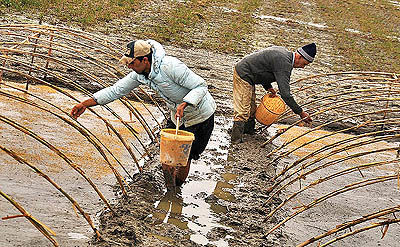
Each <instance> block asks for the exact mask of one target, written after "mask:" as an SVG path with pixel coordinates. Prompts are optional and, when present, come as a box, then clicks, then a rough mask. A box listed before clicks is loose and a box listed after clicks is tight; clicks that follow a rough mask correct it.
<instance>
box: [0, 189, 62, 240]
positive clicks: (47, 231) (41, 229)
mask: <svg viewBox="0 0 400 247" xmlns="http://www.w3.org/2000/svg"><path fill="white" fill-rule="evenodd" d="M0 195H1V196H3V197H4V198H5V199H6V200H7V201H9V202H10V203H11V204H12V205H13V206H14V207H15V208H16V209H18V211H20V212H21V213H22V216H23V217H25V218H26V219H27V220H29V222H31V223H32V225H33V226H34V227H36V229H38V231H39V232H40V233H42V234H43V236H45V237H46V238H47V239H48V240H49V241H50V242H51V243H52V244H53V246H56V247H57V246H59V244H58V242H57V241H56V240H55V239H54V238H53V237H52V236H51V235H53V236H55V235H56V233H55V232H54V231H53V230H51V229H50V228H48V227H47V226H46V225H45V224H43V223H42V222H40V221H39V220H37V219H36V218H34V217H33V216H32V215H31V214H29V213H28V212H27V211H26V210H25V209H24V208H23V207H22V206H21V205H19V203H17V202H16V201H14V200H13V199H12V198H11V197H9V196H8V195H7V194H5V193H4V192H2V191H1V190H0Z"/></svg>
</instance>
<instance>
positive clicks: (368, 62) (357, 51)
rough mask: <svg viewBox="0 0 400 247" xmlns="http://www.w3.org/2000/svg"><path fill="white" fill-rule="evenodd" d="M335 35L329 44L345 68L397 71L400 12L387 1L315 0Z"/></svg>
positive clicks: (399, 52)
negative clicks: (340, 58)
mask: <svg viewBox="0 0 400 247" xmlns="http://www.w3.org/2000/svg"><path fill="white" fill-rule="evenodd" d="M315 2H316V3H317V4H318V13H319V15H320V16H321V18H322V19H323V20H324V21H325V22H326V23H327V24H328V26H329V27H330V28H331V29H332V32H333V33H334V34H335V37H336V38H335V40H334V41H333V42H334V43H333V45H332V47H333V48H334V49H335V50H336V51H337V54H338V55H340V56H343V57H344V61H343V64H341V65H338V67H339V68H340V67H344V69H348V70H365V71H368V70H373V71H387V72H394V71H397V72H399V71H400V65H399V63H398V59H399V56H400V48H399V46H398V45H397V44H398V42H399V38H400V36H399V32H398V31H399V29H398V23H400V11H398V10H397V9H396V7H395V6H394V5H393V4H391V3H390V2H388V1H379V0H378V1H368V2H364V1H356V0H347V1H329V0H316V1H315Z"/></svg>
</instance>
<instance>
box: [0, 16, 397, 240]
mask: <svg viewBox="0 0 400 247" xmlns="http://www.w3.org/2000/svg"><path fill="white" fill-rule="evenodd" d="M137 14H138V15H139V14H140V13H137ZM259 14H260V16H262V15H263V14H266V15H267V14H268V13H267V11H266V10H264V12H263V11H261V12H260V13H259ZM310 16H312V15H310ZM257 18H258V25H259V28H258V30H260V31H259V32H258V33H256V34H254V35H255V38H254V40H255V41H254V50H257V49H259V48H262V47H265V46H268V45H271V44H273V40H274V38H275V37H271V36H268V35H265V32H264V31H263V30H274V31H273V32H272V31H271V32H272V33H279V32H275V31H276V30H279V28H281V24H280V22H279V20H274V19H268V18H261V17H257ZM6 19H7V21H15V20H16V18H14V17H13V16H11V17H10V18H6ZM23 21H32V20H26V19H25V20H19V22H23ZM118 21H119V20H115V22H112V23H109V24H107V25H106V26H104V27H99V28H97V29H96V30H88V31H90V32H93V33H96V34H97V35H103V36H104V37H107V38H108V39H112V40H115V41H116V42H117V43H118V44H119V45H121V47H123V45H124V44H125V42H127V41H129V40H131V39H132V38H143V37H136V34H135V32H134V29H131V28H129V26H130V25H129V24H130V22H129V19H128V20H123V22H122V23H124V25H123V27H117V28H116V23H117V22H118ZM131 24H132V23H131ZM132 25H133V24H132ZM133 26H134V25H133ZM296 27H297V28H302V29H308V30H309V31H310V33H311V34H312V35H313V37H312V38H310V39H309V40H304V42H308V41H314V40H317V41H318V55H317V58H316V61H315V62H314V63H313V64H312V65H311V66H309V67H306V68H305V69H302V70H300V69H299V70H297V69H296V70H294V71H293V75H292V79H293V81H294V80H296V79H299V78H303V77H306V76H310V75H316V74H320V73H329V72H334V71H331V67H332V64H333V63H335V59H336V58H335V54H333V52H332V49H331V47H329V45H328V42H326V40H328V39H329V40H330V39H333V38H334V34H332V33H329V32H326V30H323V29H321V28H319V27H315V26H310V25H309V24H307V23H305V24H301V25H297V24H296V25H293V33H296ZM114 29H115V30H117V31H118V32H117V31H112V32H110V30H114ZM104 33H107V35H105V34H104ZM146 38H151V37H146ZM290 44H291V47H290V48H291V49H294V48H296V47H297V46H298V42H297V38H296V42H295V41H293V43H290ZM165 49H166V52H167V54H169V55H173V56H176V57H178V58H180V59H181V60H182V61H183V62H185V63H186V64H187V65H188V66H189V67H190V68H191V69H193V70H194V71H195V72H196V73H197V74H199V75H201V76H202V77H203V78H205V79H206V81H207V83H208V86H209V90H210V92H211V94H212V95H213V97H214V98H215V100H216V102H217V111H216V121H215V123H216V127H215V130H214V132H213V136H212V139H211V142H210V144H209V146H208V147H207V150H206V151H205V153H204V154H203V156H202V157H201V159H200V160H198V161H195V162H193V165H192V168H191V173H190V175H189V178H188V181H187V183H185V184H184V185H183V186H182V187H181V188H180V189H177V191H175V192H174V193H167V192H166V189H165V186H164V182H163V177H162V174H161V169H160V167H159V162H158V159H159V157H158V150H159V147H158V146H157V144H152V145H151V147H149V148H150V149H151V152H152V157H153V158H152V159H147V160H145V162H144V167H143V168H144V169H143V170H144V172H143V173H142V174H136V175H135V176H134V179H133V181H130V180H128V182H129V183H130V190H128V197H127V198H123V197H121V192H120V191H119V188H118V186H116V185H115V184H114V183H111V182H110V181H114V180H108V179H107V180H106V179H103V178H100V179H99V180H98V181H96V182H98V183H99V184H102V186H103V188H107V189H106V190H107V194H106V195H107V198H112V199H111V201H112V202H113V203H112V207H113V209H114V211H115V212H116V215H112V214H111V212H110V211H109V210H104V208H103V207H102V204H101V203H99V202H97V197H95V196H94V195H92V194H91V195H90V197H89V196H87V195H86V194H85V193H81V192H79V191H80V190H82V187H81V183H77V184H78V185H77V186H75V185H76V184H75V183H74V182H71V181H68V180H69V179H68V178H70V177H67V178H65V176H63V175H64V174H61V175H60V177H61V178H60V180H61V181H64V182H65V183H66V184H67V185H68V188H70V187H69V186H71V190H72V191H73V192H74V193H76V194H77V195H78V196H79V199H81V200H83V201H84V202H85V204H88V205H89V208H90V210H91V212H92V216H93V217H94V218H95V219H96V223H97V221H98V222H99V224H96V227H98V229H99V231H100V232H101V234H102V236H103V238H104V240H103V241H96V240H95V238H94V236H93V235H92V233H91V231H90V229H89V230H88V229H87V228H85V229H84V230H82V231H81V229H80V228H79V227H76V230H77V231H78V230H79V231H78V234H77V236H78V237H79V236H82V235H80V234H81V233H82V232H84V233H85V235H83V239H80V240H79V241H71V239H70V238H68V235H67V234H68V232H70V233H76V232H75V231H74V232H71V231H70V230H69V229H70V228H71V227H75V225H79V226H82V225H83V223H82V222H78V221H76V220H75V218H72V217H71V214H72V213H71V212H69V213H65V214H61V213H60V214H58V213H54V215H50V214H49V213H48V209H47V207H49V208H51V206H52V204H57V205H59V204H58V203H59V201H57V200H54V201H53V200H47V201H46V200H44V202H50V203H44V204H45V205H42V204H37V205H36V206H35V205H33V206H32V207H33V208H34V209H36V210H38V211H41V214H40V216H41V219H42V218H44V219H45V220H44V222H46V219H47V220H48V219H52V218H55V219H56V218H57V217H53V216H56V214H58V216H59V215H62V218H64V220H60V221H56V220H54V225H56V226H57V230H59V231H60V232H62V234H60V235H61V236H59V239H62V240H64V242H62V243H63V244H64V245H65V246H77V245H79V246H222V247H224V246H295V245H296V244H299V243H301V242H303V241H305V240H307V239H309V238H310V237H313V236H316V235H318V234H321V233H323V232H326V231H328V230H330V229H332V228H334V227H335V226H336V225H339V224H342V223H343V222H349V221H351V220H354V219H357V218H358V217H360V216H361V215H365V214H368V213H370V212H372V211H374V210H375V211H376V210H379V209H381V208H384V207H385V206H386V207H389V206H393V205H398V204H400V202H399V200H398V198H399V191H398V189H397V187H396V182H393V181H392V183H382V184H381V185H380V186H376V187H373V188H368V189H365V190H360V191H357V192H355V193H349V194H346V195H345V196H341V197H336V198H335V200H331V201H329V202H327V203H325V204H321V206H320V207H317V208H316V209H315V210H309V211H307V212H306V213H304V214H301V215H300V216H298V217H296V218H294V219H293V220H291V221H288V222H287V223H286V224H284V225H283V226H281V227H280V228H278V229H277V230H276V231H274V232H272V234H268V231H269V230H270V229H271V228H272V227H274V226H275V225H276V224H277V223H278V222H279V221H281V220H283V219H285V218H286V217H287V216H289V215H290V214H292V213H293V212H294V210H296V209H298V208H301V206H302V205H303V204H306V202H309V201H310V200H312V199H314V198H316V197H317V195H319V194H323V192H326V191H329V189H330V188H334V186H339V185H343V186H346V185H347V184H348V182H347V180H349V181H350V179H353V178H354V177H357V178H358V177H362V176H364V175H371V174H378V173H380V172H382V171H380V170H378V171H377V170H368V171H367V172H365V171H363V172H360V173H361V174H362V176H361V175H359V173H357V175H354V174H353V175H351V176H352V177H343V178H342V179H341V180H338V181H335V183H336V184H326V185H325V186H323V187H322V188H319V189H315V190H310V192H309V193H308V194H306V193H305V194H302V195H301V197H299V198H298V199H297V198H296V200H294V201H291V202H290V203H289V204H287V205H286V207H284V208H283V210H281V211H280V212H279V213H277V214H274V215H273V216H272V217H271V218H269V219H268V220H267V216H268V214H269V213H270V212H271V211H272V210H274V209H275V208H277V207H278V205H280V204H281V203H282V202H283V200H284V199H285V198H287V197H288V196H289V195H290V194H291V193H294V192H295V191H297V190H298V189H299V187H300V188H303V187H302V186H304V185H305V183H306V182H308V183H312V181H316V180H318V179H319V178H323V177H325V176H327V175H329V174H333V173H335V172H336V170H335V169H333V170H325V171H324V173H322V174H314V175H310V176H307V180H305V179H304V180H301V179H300V182H299V183H296V184H294V185H292V187H288V188H287V190H283V192H281V193H278V194H277V195H276V196H274V197H273V199H271V200H269V201H268V202H267V200H268V199H269V198H270V196H271V193H270V190H269V188H270V186H272V185H273V184H274V183H275V182H276V181H274V180H273V179H272V178H273V177H274V176H275V175H276V174H277V172H279V171H282V169H283V168H284V167H285V166H286V165H288V164H292V163H293V162H294V161H296V160H298V159H301V158H302V157H304V156H306V155H307V154H308V153H302V152H294V153H293V154H290V155H286V156H284V158H283V159H280V160H276V162H273V161H274V160H275V158H276V156H270V157H267V154H269V153H270V151H271V150H273V149H275V148H277V147H279V146H280V145H282V144H283V143H285V142H288V141H289V140H291V139H293V138H291V137H293V136H295V134H297V133H294V134H293V135H292V136H291V135H287V136H286V137H285V138H282V139H277V140H276V141H275V142H273V143H270V144H268V145H266V146H265V147H262V144H264V143H265V142H266V141H267V140H269V138H270V137H271V136H273V135H274V134H276V133H277V131H278V129H280V128H284V127H288V126H280V125H277V126H275V125H274V126H272V128H269V129H265V128H263V127H262V126H261V125H260V124H257V128H258V131H257V133H256V135H255V136H245V142H244V143H241V144H238V145H234V146H232V145H231V144H230V137H229V128H230V127H231V125H232V122H231V115H232V100H231V95H232V82H231V78H232V68H233V66H234V64H235V63H236V62H237V61H238V60H239V59H240V58H241V56H242V55H239V54H237V55H228V54H224V53H216V52H210V51H207V50H202V49H183V48H180V47H175V46H173V45H171V44H166V45H165ZM354 69H355V70H356V68H354ZM366 81H373V80H372V79H369V78H367V79H366ZM317 82H320V81H318V80H317V79H316V80H315V81H311V82H310V81H307V82H304V84H303V83H301V82H300V83H298V84H296V85H294V86H293V88H294V89H295V90H300V89H302V87H306V86H307V85H308V86H313V85H315V84H316V83H317ZM306 83H310V84H306ZM313 83H315V84H313ZM330 83H331V82H330ZM331 84H332V85H330V86H331V87H335V85H336V84H334V83H331ZM343 84H344V83H343V82H341V84H338V85H337V90H338V91H339V92H340V91H343V90H344V89H343V87H342V86H343ZM86 86H87V87H89V88H90V87H91V85H86ZM327 88H328V87H327ZM349 88H351V86H349ZM320 89H321V88H318V91H316V92H315V93H317V94H318V93H320V94H323V92H326V91H324V90H325V88H322V89H324V90H322V89H321V90H320ZM363 89H366V88H363ZM316 90H317V87H316ZM297 92H299V94H298V95H296V96H299V97H300V96H301V98H302V99H304V101H305V100H306V99H307V95H305V94H304V93H303V92H301V90H300V91H297ZM335 93H336V91H335ZM263 94H264V91H263V90H261V89H260V88H258V89H257V98H258V100H259V99H260V98H261V96H262V95H263ZM330 94H332V93H326V96H330ZM11 104H12V103H10V102H7V107H5V108H6V109H12V107H11ZM60 104H61V103H60ZM385 104H386V102H385ZM68 105H72V102H68ZM68 105H66V107H65V108H66V110H67V109H70V107H69V106H68ZM391 106H392V107H393V108H395V107H398V105H391ZM310 107H311V106H310ZM375 107H376V105H369V104H365V105H364V106H363V107H362V109H360V106H359V105H356V104H354V105H353V106H351V108H349V109H346V111H336V112H334V113H332V112H328V113H326V114H325V115H323V116H320V117H319V118H316V119H315V122H316V123H315V125H314V126H318V125H319V124H321V123H325V122H329V121H332V120H335V119H338V118H340V117H343V116H346V115H348V114H349V112H358V111H368V110H373V109H375ZM116 108H118V107H116ZM12 114H14V112H12V111H10V115H12ZM397 114H398V113H397ZM17 115H18V114H17ZM19 115H23V116H25V114H19ZM26 115H28V113H26ZM33 117H34V116H33ZM126 118H128V117H127V116H126ZM25 120H26V121H27V122H29V123H32V124H33V125H35V126H36V128H38V129H40V128H39V127H43V125H46V126H47V125H48V128H49V129H50V128H55V125H54V123H52V122H51V120H46V119H43V118H42V117H38V116H36V117H34V119H33V120H32V119H31V120H29V118H27V119H24V121H25ZM294 120H295V119H289V120H287V121H282V122H281V123H283V122H284V123H292V122H293V121H294ZM357 120H358V119H357ZM35 121H37V122H40V124H42V125H40V124H39V123H38V124H36V122H35ZM349 121H350V120H349ZM349 121H348V122H349ZM366 121H367V120H366ZM344 123H345V121H342V122H340V123H335V124H332V125H330V126H328V127H327V128H325V129H326V130H328V131H333V130H340V129H344V128H347V127H348V126H347V125H345V124H344ZM350 123H351V124H353V122H351V121H350ZM356 123H357V124H358V122H356ZM360 123H363V121H360ZM57 126H58V125H57ZM349 126H352V125H349ZM92 127H93V126H92ZM102 127H104V126H102ZM333 127H334V128H333ZM93 128H94V129H95V128H97V127H93ZM294 129H295V131H297V132H298V133H302V132H301V131H307V130H309V129H310V128H306V127H304V128H300V127H299V128H294ZM98 131H99V132H100V133H101V132H106V130H104V129H99V130H98ZM48 132H51V131H50V130H49V131H48ZM363 133H365V130H364V131H361V132H358V134H363ZM57 134H59V135H57ZM69 134H70V133H61V132H56V133H54V137H53V138H54V139H61V140H64V138H65V136H68V135H69ZM99 135H100V134H99ZM2 136H6V135H4V134H2ZM314 137H317V136H313V137H312V138H314ZM347 137H348V136H346V138H347ZM5 139H10V140H9V142H10V143H11V142H12V141H13V140H12V139H11V138H8V137H7V138H5ZM310 139H311V138H310ZM24 141H25V140H24V137H20V139H19V142H18V145H20V146H24V145H25V142H24ZM65 142H66V141H65ZM69 144H70V143H63V144H61V146H63V147H64V148H65V150H69ZM300 144H302V143H300ZM300 144H297V143H296V145H300ZM329 144H330V143H318V144H317V145H316V146H314V147H313V150H312V151H314V150H316V149H317V148H319V147H321V146H324V145H329ZM73 145H74V146H75V147H76V148H77V149H78V150H75V151H74V154H73V156H74V157H76V158H77V159H78V160H79V161H82V162H83V161H85V160H86V158H85V157H84V156H83V155H81V152H80V151H79V147H80V146H79V143H74V144H73ZM379 145H383V146H386V145H387V146H390V145H391V144H388V143H383V144H382V143H379ZM338 146H339V145H338ZM116 148H118V147H116ZM291 148H293V147H291ZM32 149H33V150H34V148H32ZM70 151H71V152H72V149H71V150H70ZM283 151H285V149H283ZM24 152H25V153H27V152H26V151H24V150H22V151H21V153H24ZM116 152H117V151H116ZM282 153H283V152H282ZM87 155H88V156H90V157H91V155H92V153H91V152H87ZM346 155H347V156H349V155H351V152H348V153H346V154H345V155H344V156H346ZM332 156H333V155H332ZM41 157H42V158H46V157H47V156H44V155H43V154H42V156H41ZM377 157H378V156H377V155H376V156H374V157H373V158H374V159H376V158H377ZM125 158H126V157H125ZM340 158H342V157H340ZM389 158H390V159H392V158H393V154H392V153H391V154H390V155H388V158H387V159H389ZM32 160H35V158H32ZM49 160H50V159H46V160H45V161H49ZM124 161H125V160H124ZM96 162H97V161H94V163H96ZM126 162H130V161H126ZM271 162H272V163H271ZM43 163H45V162H43ZM55 163H56V162H55ZM130 163H131V162H130ZM130 163H129V164H130ZM11 164H13V163H11ZM341 165H343V167H345V164H344V163H343V164H341ZM49 169H50V168H49ZM12 171H13V173H12V176H13V178H12V179H8V178H4V179H2V185H4V186H9V187H18V184H21V183H23V182H21V181H20V180H19V178H18V176H20V175H21V174H20V173H19V171H18V170H15V171H14V170H12ZM391 171H393V170H391ZM92 172H93V173H94V174H96V173H98V171H97V170H93V171H92ZM300 173H301V171H300V172H298V174H300ZM4 174H5V173H4ZM65 175H68V174H65ZM7 176H11V175H7ZM299 176H300V175H299ZM13 179H14V180H15V181H17V182H14V181H9V180H13ZM62 179H64V180H62ZM70 180H71V179H70ZM18 188H19V187H18ZM40 188H41V185H38V186H37V187H35V188H33V186H30V188H29V189H31V190H32V189H35V191H38V190H40ZM21 190H23V191H26V190H25V187H23V188H22V189H19V191H21ZM54 194H55V193H54V192H53V193H49V195H48V196H49V198H55V197H56V196H55V195H54ZM21 197H26V200H27V204H28V202H29V201H33V200H34V198H36V197H30V196H29V195H25V194H23V195H22V196H21ZM87 198H88V199H87ZM85 199H87V200H85ZM93 201H96V203H92V202H93ZM63 206H65V205H63ZM60 208H61V209H60V211H61V212H64V211H66V210H67V209H65V208H66V207H60ZM68 210H70V208H68ZM57 212H58V211H57ZM97 212H98V213H99V215H96V213H97ZM64 215H65V216H64ZM97 216H98V217H97ZM46 217H47V218H46ZM71 221H76V222H72V223H71ZM8 222H9V224H7V226H5V227H4V229H6V230H7V231H2V232H6V233H10V235H11V233H12V231H13V229H14V228H17V230H18V231H16V234H15V235H11V238H7V242H3V243H4V245H6V246H7V245H8V246H12V245H13V238H15V239H16V238H18V240H20V241H21V242H23V244H21V245H22V246H31V245H39V246H40V245H42V246H45V245H46V244H48V242H47V240H46V239H44V238H43V237H42V236H40V235H39V234H38V233H37V232H36V230H35V229H33V230H32V231H31V232H29V234H27V235H24V234H23V233H22V232H23V230H24V229H25V228H29V229H31V228H32V226H30V225H28V224H27V225H22V223H20V222H11V221H8ZM52 223H53V222H52ZM369 223H371V222H369ZM2 226H4V225H2ZM85 227H86V226H85ZM66 229H67V230H66ZM383 230H384V229H383ZM63 231H64V232H65V231H66V232H67V233H66V234H65V233H64V232H63ZM74 236H75V235H74ZM86 236H89V237H91V238H92V239H90V240H88V239H87V237H86ZM381 236H382V234H381V232H380V231H379V229H376V230H374V231H369V232H366V233H363V234H357V235H355V236H354V237H351V238H348V239H346V240H344V241H342V242H339V243H340V244H339V246H361V245H368V244H369V243H373V244H372V245H373V246H375V245H378V246H379V245H382V246H396V244H397V243H398V242H399V241H400V236H399V231H398V226H396V225H394V226H391V227H390V228H389V231H388V233H387V234H386V235H385V237H384V238H383V239H380V238H381Z"/></svg>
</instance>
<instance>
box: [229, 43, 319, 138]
mask: <svg viewBox="0 0 400 247" xmlns="http://www.w3.org/2000/svg"><path fill="white" fill-rule="evenodd" d="M316 53H317V48H316V45H315V43H311V44H308V45H305V46H303V47H301V48H299V49H297V50H296V51H295V52H291V51H288V50H287V49H286V48H284V47H280V46H272V47H269V48H267V49H265V50H262V51H259V52H255V53H252V54H250V55H248V56H246V57H244V58H243V59H242V60H240V61H239V62H238V63H237V64H236V66H235V69H234V73H233V110H234V118H233V128H232V133H231V141H232V143H239V142H241V141H242V136H243V133H245V134H254V127H255V112H256V103H255V99H256V95H255V85H256V84H261V85H262V86H263V87H264V89H265V90H267V91H268V92H269V93H271V94H272V95H273V96H274V95H276V91H275V90H274V89H273V87H272V85H271V83H272V82H276V83H277V84H278V88H279V93H280V95H281V97H282V99H283V101H284V102H285V103H286V105H288V106H289V107H290V108H291V109H292V111H293V112H294V113H296V114H298V115H299V116H300V117H301V118H302V119H303V121H305V122H306V123H310V122H311V121H312V119H311V118H310V116H309V115H308V114H307V113H306V112H305V111H303V109H302V108H301V107H300V106H299V105H298V104H297V103H296V101H295V100H294V98H293V96H292V95H291V93H290V85H289V82H290V76H291V73H292V70H293V68H304V67H305V66H306V65H308V64H309V63H311V62H313V60H314V57H315V55H316Z"/></svg>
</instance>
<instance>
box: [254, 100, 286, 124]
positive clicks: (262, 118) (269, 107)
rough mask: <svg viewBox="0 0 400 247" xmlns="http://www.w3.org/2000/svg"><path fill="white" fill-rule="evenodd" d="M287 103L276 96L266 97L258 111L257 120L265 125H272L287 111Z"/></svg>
mask: <svg viewBox="0 0 400 247" xmlns="http://www.w3.org/2000/svg"><path fill="white" fill-rule="evenodd" d="M285 109H286V104H285V102H284V101H283V100H282V99H281V97H279V96H278V95H276V96H275V97H272V96H271V95H270V94H266V95H264V97H262V99H261V103H260V105H259V106H258V107H257V110H256V119H257V121H258V122H260V123H261V124H264V125H267V126H269V125H271V124H272V123H273V122H275V120H276V119H277V118H278V117H279V116H280V115H281V114H282V113H283V112H284V111H285Z"/></svg>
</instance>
